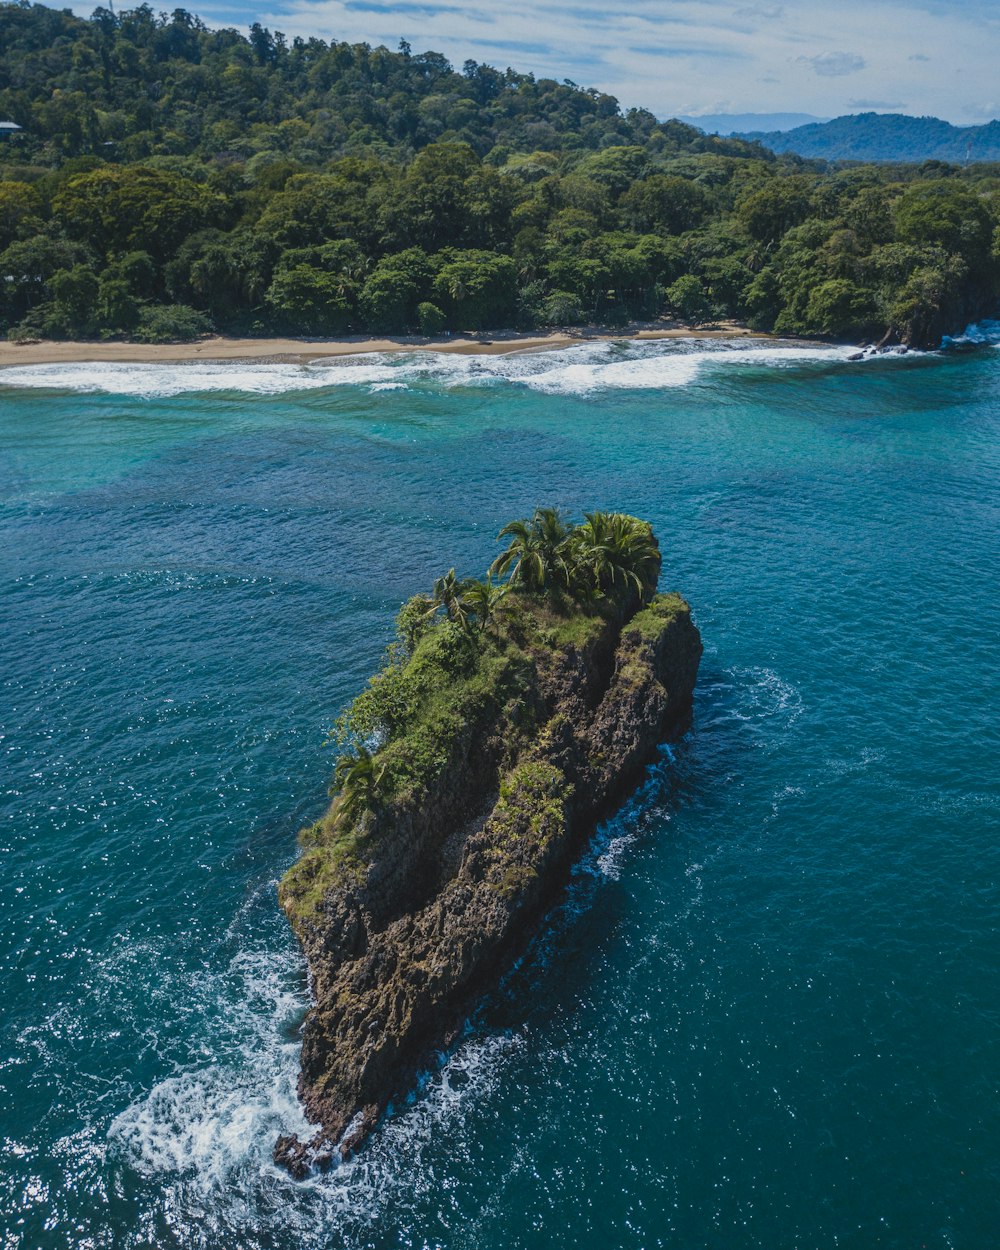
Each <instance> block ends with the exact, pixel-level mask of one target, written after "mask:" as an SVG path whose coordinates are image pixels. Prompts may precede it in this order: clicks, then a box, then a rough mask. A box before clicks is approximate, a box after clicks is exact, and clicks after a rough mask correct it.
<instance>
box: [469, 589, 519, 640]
mask: <svg viewBox="0 0 1000 1250" xmlns="http://www.w3.org/2000/svg"><path fill="white" fill-rule="evenodd" d="M509 589H510V587H509V586H496V585H494V583H493V582H492V581H491V580H489V578H487V580H486V581H484V582H466V584H465V587H464V588H463V590H462V603H463V605H464V606H465V607H467V608H468V609H469V610H470V611H471V612H472V613H474V615H475V618H476V620H477V621H478V623H479V632H480V633H483V632H484V631H485V630H486V629H487V628H488V626H489V625H490V624H492V623H493V622H494V621H495V620H496V618H497V616H498V615H499V612H500V608H501V605H502V604H503V601H504V599H505V598H506V597H507V592H508V590H509Z"/></svg>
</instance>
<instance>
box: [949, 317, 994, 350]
mask: <svg viewBox="0 0 1000 1250" xmlns="http://www.w3.org/2000/svg"><path fill="white" fill-rule="evenodd" d="M942 345H943V346H944V347H949V346H951V347H978V346H983V347H990V346H993V347H1000V321H977V322H974V323H973V324H972V325H969V326H966V327H965V329H964V330H963V331H962V333H961V334H956V335H955V336H954V337H949V336H945V339H944V342H943V344H942Z"/></svg>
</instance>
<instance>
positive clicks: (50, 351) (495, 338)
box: [0, 322, 765, 368]
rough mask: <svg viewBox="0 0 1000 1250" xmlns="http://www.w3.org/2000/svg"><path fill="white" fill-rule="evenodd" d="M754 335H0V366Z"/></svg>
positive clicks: (721, 330) (720, 326)
mask: <svg viewBox="0 0 1000 1250" xmlns="http://www.w3.org/2000/svg"><path fill="white" fill-rule="evenodd" d="M748 337H758V338H759V337H765V336H762V335H754V334H753V333H752V331H750V330H748V329H746V327H745V326H740V325H737V324H736V323H735V322H718V323H715V324H713V325H711V326H706V327H705V328H704V329H695V328H692V327H691V326H682V325H677V324H666V323H664V324H660V325H653V326H650V325H646V326H643V327H641V328H638V327H632V328H624V329H622V330H620V331H618V332H617V333H616V332H615V331H613V330H610V329H607V330H606V329H593V330H591V329H581V330H566V331H553V332H552V333H550V334H537V335H523V334H517V333H515V332H514V331H507V330H504V331H497V332H496V333H493V334H467V335H455V336H452V337H450V338H436V339H424V338H416V337H408V336H401V337H399V338H391V339H371V338H361V337H356V338H344V339H230V338H221V337H213V338H208V339H201V340H199V341H198V342H196V343H165V344H161V345H151V344H145V343H57V342H43V343H23V344H22V343H5V342H2V341H0V368H2V367H3V366H6V365H51V364H76V363H80V362H84V361H110V362H115V363H123V364H137V363H157V362H160V361H189V360H270V361H276V362H282V363H293V364H305V363H308V362H309V361H313V360H321V359H323V358H324V357H330V356H356V355H359V354H360V353H362V352H412V351H430V352H454V353H456V354H458V355H472V354H477V353H484V354H486V355H501V354H503V353H504V352H523V351H543V350H545V349H547V348H555V347H569V346H571V345H572V344H574V343H582V342H587V341H589V340H594V339H679V338H695V339H699V338H748Z"/></svg>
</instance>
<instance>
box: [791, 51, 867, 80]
mask: <svg viewBox="0 0 1000 1250" xmlns="http://www.w3.org/2000/svg"><path fill="white" fill-rule="evenodd" d="M796 60H797V61H798V62H799V63H800V64H801V65H811V66H812V69H813V73H814V74H819V75H820V77H821V78H841V77H843V75H844V74H856V73H857V72H858V71H859V70H862V69H864V68H865V58H864V57H863V56H858V54H857V53H856V52H821V53H820V54H819V55H818V56H800V57H796Z"/></svg>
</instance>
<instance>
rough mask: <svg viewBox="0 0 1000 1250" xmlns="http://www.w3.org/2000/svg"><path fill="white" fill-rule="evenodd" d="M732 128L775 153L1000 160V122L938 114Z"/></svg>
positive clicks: (871, 158)
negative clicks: (968, 122)
mask: <svg viewBox="0 0 1000 1250" xmlns="http://www.w3.org/2000/svg"><path fill="white" fill-rule="evenodd" d="M696 124H700V123H696ZM734 133H735V134H737V135H738V137H739V138H741V139H758V140H759V141H760V142H761V143H763V144H764V146H765V147H769V148H771V149H773V150H774V151H775V152H796V153H798V155H799V156H808V157H819V158H821V159H823V160H828V161H927V160H938V161H952V162H956V163H964V162H966V161H1000V121H992V122H987V123H986V124H985V125H984V126H953V125H952V124H951V122H945V121H942V120H941V119H940V118H939V117H907V116H905V115H904V114H902V113H855V114H851V115H849V116H846V117H835V118H834V119H833V121H830V122H824V123H817V122H813V123H811V124H810V125H807V126H797V127H796V128H795V129H794V130H788V131H783V130H778V129H774V130H743V131H738V132H734Z"/></svg>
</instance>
